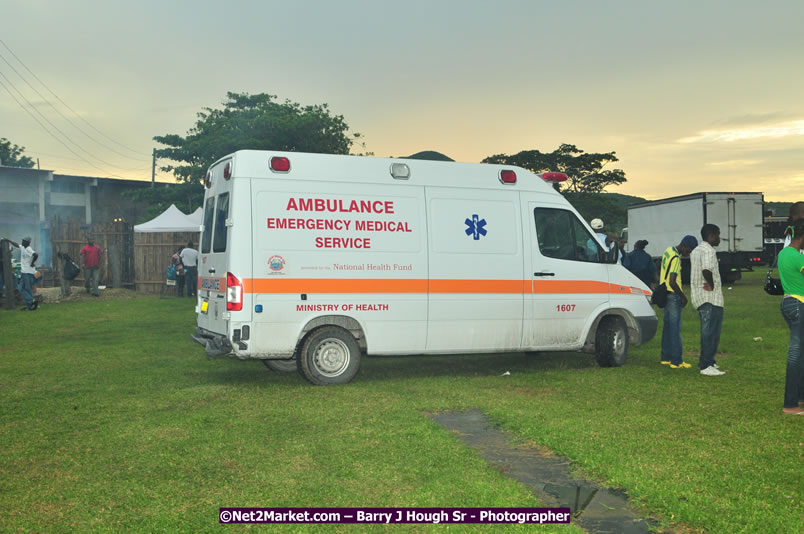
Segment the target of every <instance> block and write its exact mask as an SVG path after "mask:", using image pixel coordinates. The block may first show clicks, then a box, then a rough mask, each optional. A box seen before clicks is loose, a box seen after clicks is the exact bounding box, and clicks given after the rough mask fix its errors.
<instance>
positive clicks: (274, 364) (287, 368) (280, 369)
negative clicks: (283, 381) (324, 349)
mask: <svg viewBox="0 0 804 534" xmlns="http://www.w3.org/2000/svg"><path fill="white" fill-rule="evenodd" d="M262 363H264V364H265V367H267V368H268V369H270V370H271V371H276V372H277V373H295V372H296V371H297V370H298V367H299V366H298V365H296V358H293V359H292V360H262Z"/></svg>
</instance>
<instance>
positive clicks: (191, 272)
mask: <svg viewBox="0 0 804 534" xmlns="http://www.w3.org/2000/svg"><path fill="white" fill-rule="evenodd" d="M179 256H181V262H182V263H183V264H184V282H185V284H186V285H187V296H188V297H194V296H196V294H197V293H198V251H197V250H195V249H194V248H193V242H192V241H190V242H189V243H187V247H186V248H183V249H182V251H181V252H180V253H179Z"/></svg>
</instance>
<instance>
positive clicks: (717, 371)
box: [701, 365, 726, 376]
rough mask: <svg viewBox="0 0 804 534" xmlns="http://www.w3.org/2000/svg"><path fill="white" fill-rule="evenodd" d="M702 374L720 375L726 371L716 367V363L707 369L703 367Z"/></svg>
mask: <svg viewBox="0 0 804 534" xmlns="http://www.w3.org/2000/svg"><path fill="white" fill-rule="evenodd" d="M701 374H702V375H704V376H720V375H725V374H726V372H725V371H721V370H720V369H715V366H714V365H710V366H709V367H707V368H706V369H701Z"/></svg>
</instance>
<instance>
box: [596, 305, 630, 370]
mask: <svg viewBox="0 0 804 534" xmlns="http://www.w3.org/2000/svg"><path fill="white" fill-rule="evenodd" d="M595 357H596V358H597V363H598V365H600V367H620V366H621V365H623V364H624V363H625V360H627V359H628V330H627V329H626V326H625V321H623V319H622V317H617V316H611V315H610V316H608V317H604V318H603V319H602V320H601V321H600V324H599V325H598V327H597V334H596V336H595Z"/></svg>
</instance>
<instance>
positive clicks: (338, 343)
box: [299, 326, 360, 386]
mask: <svg viewBox="0 0 804 534" xmlns="http://www.w3.org/2000/svg"><path fill="white" fill-rule="evenodd" d="M299 369H301V372H302V375H303V376H304V378H306V379H307V380H308V381H309V382H311V383H312V384H315V385H317V386H331V385H335V384H346V383H348V382H350V381H351V380H352V379H353V378H354V377H355V375H357V372H358V371H359V370H360V347H359V346H358V344H357V340H355V338H354V336H352V334H350V333H349V332H348V331H347V330H344V329H343V328H338V327H337V326H325V327H322V328H319V329H317V330H314V331H313V332H311V333H310V334H309V335H308V336H307V338H305V340H304V343H303V344H302V349H301V352H300V354H299Z"/></svg>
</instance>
